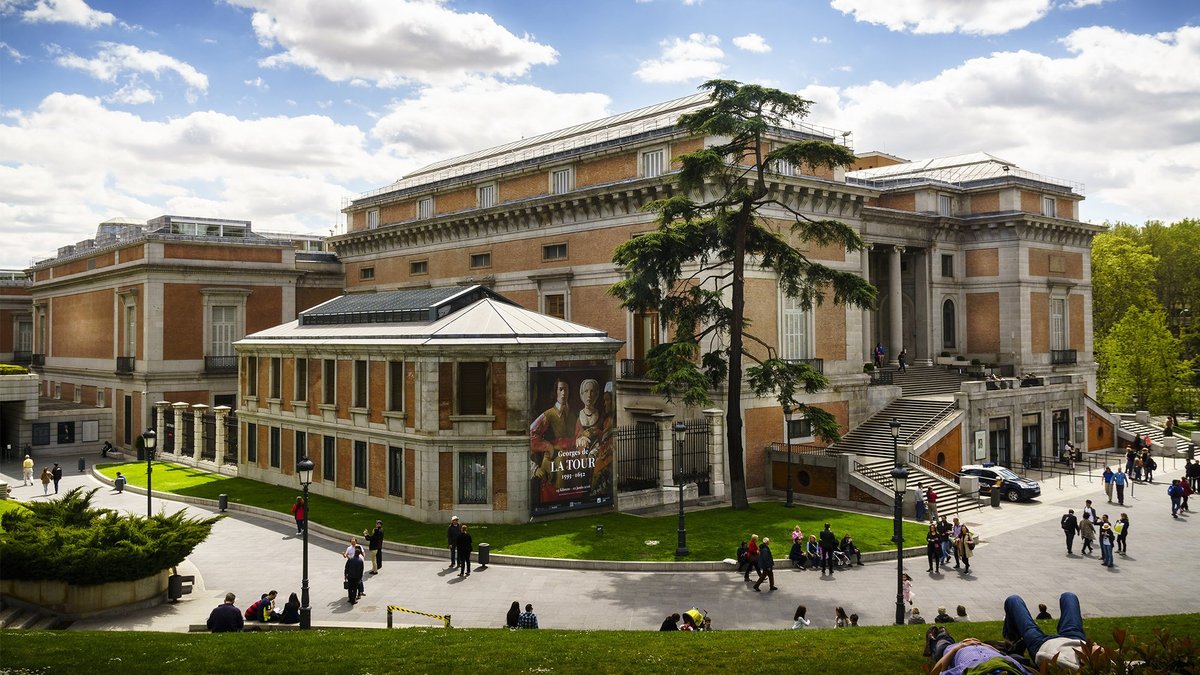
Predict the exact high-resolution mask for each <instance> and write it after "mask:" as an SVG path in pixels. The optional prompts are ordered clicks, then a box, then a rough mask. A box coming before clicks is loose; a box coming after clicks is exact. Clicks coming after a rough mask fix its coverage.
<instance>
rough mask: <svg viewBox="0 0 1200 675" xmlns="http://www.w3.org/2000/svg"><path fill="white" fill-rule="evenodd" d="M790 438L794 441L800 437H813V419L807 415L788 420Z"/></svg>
mask: <svg viewBox="0 0 1200 675" xmlns="http://www.w3.org/2000/svg"><path fill="white" fill-rule="evenodd" d="M787 433H788V438H790V439H792V440H793V441H794V440H796V439H798V438H811V437H812V435H813V431H812V421H811V420H809V419H808V418H806V417H798V418H796V419H791V420H788V421H787Z"/></svg>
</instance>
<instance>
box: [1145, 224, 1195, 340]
mask: <svg viewBox="0 0 1200 675" xmlns="http://www.w3.org/2000/svg"><path fill="white" fill-rule="evenodd" d="M1141 238H1142V241H1143V242H1145V243H1146V244H1148V245H1149V246H1150V252H1151V253H1153V254H1154V256H1155V257H1157V258H1158V272H1157V274H1156V277H1157V280H1158V299H1159V302H1161V303H1162V306H1163V307H1165V308H1166V309H1167V311H1168V312H1169V313H1170V317H1171V318H1172V319H1173V321H1172V322H1171V328H1172V329H1173V330H1172V332H1175V333H1176V334H1178V328H1179V322H1178V318H1179V315H1180V313H1181V312H1182V311H1183V310H1185V309H1186V310H1188V312H1189V314H1190V313H1192V312H1196V311H1197V310H1200V307H1198V306H1197V305H1198V304H1200V303H1198V300H1200V255H1198V252H1200V220H1197V219H1194V218H1188V219H1184V220H1180V221H1178V222H1175V223H1171V224H1170V225H1164V224H1163V223H1162V222H1160V221H1156V220H1155V221H1150V222H1148V223H1146V224H1145V226H1143V227H1142V230H1141Z"/></svg>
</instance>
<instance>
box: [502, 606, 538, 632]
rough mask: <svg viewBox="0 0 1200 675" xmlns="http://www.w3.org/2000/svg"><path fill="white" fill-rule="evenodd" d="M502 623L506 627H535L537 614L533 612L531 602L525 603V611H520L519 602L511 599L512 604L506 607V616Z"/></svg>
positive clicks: (536, 625)
mask: <svg viewBox="0 0 1200 675" xmlns="http://www.w3.org/2000/svg"><path fill="white" fill-rule="evenodd" d="M504 625H505V626H506V627H508V628H512V629H514V630H515V629H517V628H537V627H538V621H537V614H534V613H533V603H528V602H527V603H525V611H524V612H522V611H521V603H519V602H517V601H516V600H513V604H512V606H511V607H509V608H508V616H506V617H505V620H504Z"/></svg>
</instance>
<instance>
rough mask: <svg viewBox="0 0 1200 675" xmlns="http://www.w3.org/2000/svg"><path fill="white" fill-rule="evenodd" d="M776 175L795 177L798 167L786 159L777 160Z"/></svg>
mask: <svg viewBox="0 0 1200 675" xmlns="http://www.w3.org/2000/svg"><path fill="white" fill-rule="evenodd" d="M775 173H777V174H779V175H780V176H795V175H796V167H795V165H794V164H792V163H791V162H789V161H787V160H786V159H777V160H775Z"/></svg>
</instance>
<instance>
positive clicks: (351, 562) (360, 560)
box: [342, 520, 383, 605]
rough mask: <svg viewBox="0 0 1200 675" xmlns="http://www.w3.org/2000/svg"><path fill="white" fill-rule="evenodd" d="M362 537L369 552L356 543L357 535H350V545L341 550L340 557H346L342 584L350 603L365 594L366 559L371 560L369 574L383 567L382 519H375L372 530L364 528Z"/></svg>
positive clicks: (375, 572)
mask: <svg viewBox="0 0 1200 675" xmlns="http://www.w3.org/2000/svg"><path fill="white" fill-rule="evenodd" d="M363 537H365V538H366V540H367V546H368V548H367V551H370V554H368V553H367V551H364V550H363V547H362V544H360V543H358V537H350V545H349V546H347V547H346V550H345V551H343V552H342V557H343V558H345V559H346V564H345V567H344V568H343V583H342V586H343V588H345V589H346V596H347V599H348V600H349V602H350V604H352V605H353V604H355V603H357V602H358V600H359V598H361V597H363V596H364V595H366V594H367V593H366V588H365V587H364V585H363V578H364V577H365V576H366V574H367V571H366V568H367V563H366V561H367V559H368V558H369V559H370V561H371V571H370V573H371V574H379V568H381V567H383V521H382V520H376V521H375V529H373V530H366V529H364V530H363Z"/></svg>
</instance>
